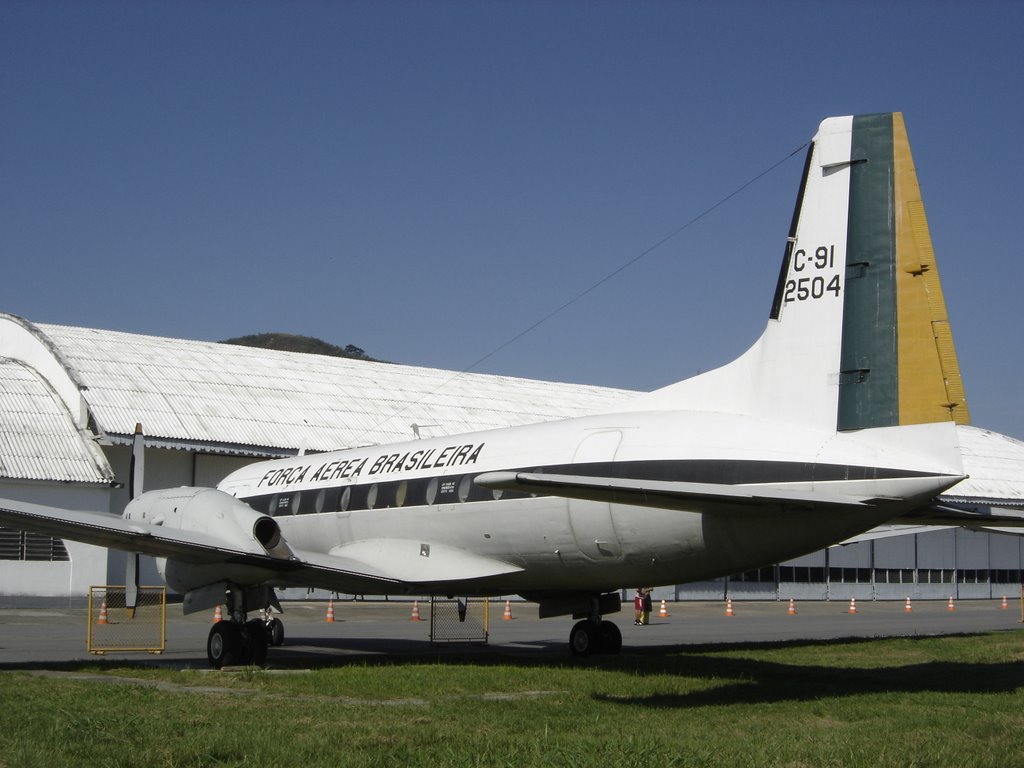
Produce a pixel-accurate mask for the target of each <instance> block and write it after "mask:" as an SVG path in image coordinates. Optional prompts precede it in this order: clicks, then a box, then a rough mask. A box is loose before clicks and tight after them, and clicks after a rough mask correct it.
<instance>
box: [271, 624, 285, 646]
mask: <svg viewBox="0 0 1024 768" xmlns="http://www.w3.org/2000/svg"><path fill="white" fill-rule="evenodd" d="M267 638H268V640H269V642H270V644H271V645H273V646H275V647H276V646H279V645H284V622H283V621H281V620H280V619H278V618H276V617H275V618H273V619H271V620H270V621H268V622H267Z"/></svg>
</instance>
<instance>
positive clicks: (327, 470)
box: [172, 411, 958, 595]
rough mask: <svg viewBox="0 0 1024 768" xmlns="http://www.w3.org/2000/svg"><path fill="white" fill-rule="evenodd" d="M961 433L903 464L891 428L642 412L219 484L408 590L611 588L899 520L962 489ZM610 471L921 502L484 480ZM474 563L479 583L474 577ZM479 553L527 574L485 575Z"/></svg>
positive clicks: (297, 537)
mask: <svg viewBox="0 0 1024 768" xmlns="http://www.w3.org/2000/svg"><path fill="white" fill-rule="evenodd" d="M947 428H949V429H951V428H952V427H951V425H922V426H920V427H918V428H916V429H917V432H918V433H919V438H920V439H915V440H913V441H912V442H913V450H912V451H910V452H908V455H906V456H901V455H900V454H899V453H898V452H896V451H894V450H893V446H892V442H891V437H892V435H891V434H886V433H891V432H892V430H888V429H877V430H861V431H859V432H856V433H851V434H842V433H836V432H834V431H833V432H825V431H817V430H812V429H806V428H799V427H795V426H794V425H792V424H786V423H779V422H772V421H768V420H763V419H757V418H753V417H750V416H742V415H729V414H720V413H714V414H709V413H686V412H678V411H676V412H636V413H628V412H627V413H623V414H619V415H607V414H604V415H600V416H592V417H584V418H579V419H572V420H566V421H562V422H553V423H545V424H537V425H533V426H525V427H519V428H515V429H502V430H492V431H487V432H478V433H470V434H466V435H461V436H452V437H445V438H435V439H428V440H417V441H413V442H408V443H401V444H395V445H389V446H382V447H367V448H360V449H354V450H347V451H339V452H332V453H325V454H315V455H308V456H301V457H297V458H293V459H281V460H276V461H268V462H260V463H257V464H253V465H251V466H249V467H246V468H244V469H242V470H239V471H237V472H235V473H233V474H232V475H231V476H229V477H228V478H226V479H225V480H224V481H223V482H222V483H221V484H220V486H219V488H220V490H222V491H225V492H226V493H229V494H231V495H233V496H236V497H237V498H239V499H241V500H243V501H245V502H247V503H248V504H250V505H251V506H252V507H253V508H254V509H256V510H258V511H260V512H266V513H269V514H271V515H272V516H273V517H274V518H275V520H276V521H277V522H278V524H279V525H280V527H281V531H282V533H283V535H284V537H285V538H286V539H287V541H288V542H289V543H290V544H291V545H292V546H294V547H296V548H299V549H303V550H309V551H315V552H321V553H324V554H325V555H326V554H344V555H348V556H353V557H356V558H357V559H363V558H366V559H370V560H377V559H379V558H384V557H386V558H388V559H390V560H391V561H392V562H394V563H396V566H395V568H396V574H397V575H399V576H400V577H401V578H402V581H403V583H402V584H397V585H396V586H395V588H394V591H395V592H400V593H409V592H415V591H416V590H427V591H436V590H439V589H440V590H442V591H445V592H447V593H448V594H459V595H476V594H491V595H494V594H509V593H522V594H530V595H533V594H538V593H552V592H563V591H565V592H571V591H578V590H587V591H593V590H599V591H608V590H613V589H617V588H621V587H624V586H628V585H636V584H670V583H682V582H687V581H695V580H701V579H705V578H712V577H716V576H720V575H721V574H722V573H723V572H738V571H742V570H746V569H749V568H753V567H757V566H761V565H766V564H769V563H772V562H778V561H780V560H784V559H786V558H789V557H794V556H797V555H799V554H802V553H805V552H808V551H813V550H814V549H818V548H821V547H823V546H826V545H828V544H831V543H834V542H835V541H838V540H841V539H843V538H846V537H847V536H850V535H853V534H855V533H858V532H861V531H863V530H866V529H868V528H871V527H873V526H874V525H877V524H879V523H880V522H884V521H885V520H886V519H889V518H890V517H891V516H892V515H893V514H894V513H896V512H899V511H901V510H902V509H903V508H907V507H910V506H913V505H914V504H915V503H917V502H918V500H924V499H928V498H930V497H932V496H934V495H935V494H936V493H938V492H939V491H940V490H941V489H942V488H944V487H947V486H948V485H951V484H952V483H953V482H955V481H956V479H958V476H957V475H956V467H951V466H948V465H947V464H944V463H943V461H942V460H941V457H937V458H936V459H935V461H931V462H929V461H928V460H927V459H922V446H923V445H927V442H928V437H927V433H928V432H936V430H944V429H947ZM925 455H926V456H927V452H925ZM611 462H614V465H612V464H611ZM611 466H615V467H616V469H615V471H616V472H618V473H620V474H623V475H626V476H629V477H642V478H645V479H647V480H651V479H657V478H661V477H666V478H667V477H672V478H679V477H681V476H682V477H686V476H687V474H692V475H693V477H699V478H701V479H704V480H706V479H708V478H714V479H715V480H716V481H717V482H723V483H730V484H740V485H750V486H751V487H752V488H757V489H759V490H763V489H766V488H774V489H786V490H790V491H792V490H802V491H807V492H814V491H816V490H817V491H822V490H827V492H828V493H829V494H830V495H840V496H842V495H850V497H851V498H853V497H855V496H856V497H865V496H868V497H870V496H877V497H882V498H901V499H906V500H907V501H906V502H905V504H903V505H901V506H900V507H894V506H893V505H886V506H884V508H881V509H880V508H875V507H872V506H865V507H864V508H863V511H859V512H855V513H851V511H850V510H849V509H843V510H842V511H841V512H834V511H831V510H830V509H828V508H827V507H819V506H816V505H813V504H810V503H808V504H804V505H799V504H792V503H790V504H779V505H778V506H777V508H766V507H765V505H764V504H763V503H761V504H753V503H752V504H750V505H744V504H743V503H740V502H737V503H734V504H731V505H729V507H728V508H727V509H723V508H721V507H720V506H718V507H715V509H714V510H713V511H710V512H706V511H704V510H703V509H702V505H701V504H700V502H691V503H690V504H688V505H685V506H686V508H683V509H664V508H656V507H647V506H638V505H636V504H622V503H609V502H606V501H593V500H587V499H576V498H563V497H559V496H552V495H543V494H537V495H531V494H523V493H520V494H514V493H512V492H508V491H505V492H502V491H491V490H487V489H483V488H481V487H480V486H479V485H477V484H475V483H474V478H476V477H478V476H480V475H483V474H485V473H488V472H494V471H499V470H522V471H528V472H533V471H540V472H542V473H545V472H546V473H554V474H557V473H560V472H572V473H581V472H582V473H586V472H593V473H594V474H595V475H598V476H603V475H604V474H606V473H607V472H608V471H609V467H611ZM437 542H444V548H445V551H444V552H441V551H438V546H439V545H438V544H437ZM421 550H422V551H421ZM448 550H452V552H449V551H448ZM453 553H454V554H453ZM462 554H465V555H466V560H467V562H466V563H465V567H466V568H468V569H469V570H470V572H469V573H468V574H467V576H466V578H458V569H459V567H460V556H461V555H462ZM450 555H453V557H452V558H451V559H452V560H453V561H454V562H452V563H451V565H450V566H449V567H450V568H451V569H454V573H453V572H452V571H450V570H449V569H448V568H445V569H443V570H442V572H441V573H442V574H443V576H444V578H443V580H442V579H437V578H434V577H432V576H431V573H432V571H431V570H429V569H422V570H421V569H420V568H419V566H421V565H424V566H425V565H427V562H426V561H428V560H429V559H430V558H435V557H437V558H444V557H445V556H450ZM476 558H483V559H485V560H487V561H490V562H493V563H495V564H507V565H508V566H511V567H512V569H514V570H510V572H502V573H494V574H493V575H486V573H485V574H484V575H481V569H477V568H475V567H474V565H473V564H474V562H475V560H476ZM499 567H500V565H499ZM486 570H487V569H486V567H484V568H483V569H482V571H484V572H486ZM200 580H201V579H200ZM442 581H443V584H442V583H441V582H442ZM172 586H175V587H176V588H179V589H182V588H186V589H187V588H188V586H189V585H187V584H172ZM381 591H382V592H385V593H386V592H388V591H389V590H388V589H387V588H386V587H384V588H382V589H381Z"/></svg>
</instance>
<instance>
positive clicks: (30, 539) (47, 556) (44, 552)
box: [0, 527, 71, 563]
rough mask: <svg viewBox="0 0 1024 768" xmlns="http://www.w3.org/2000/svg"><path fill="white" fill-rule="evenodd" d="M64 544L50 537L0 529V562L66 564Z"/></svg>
mask: <svg viewBox="0 0 1024 768" xmlns="http://www.w3.org/2000/svg"><path fill="white" fill-rule="evenodd" d="M70 559H71V558H70V557H68V551H67V549H66V548H65V546H64V542H63V541H61V540H60V539H55V538H53V537H52V536H43V535H42V534H38V533H29V532H28V531H20V530H18V529H17V528H3V527H0V560H34V561H37V562H38V561H46V562H51V563H55V562H67V561H69V560H70Z"/></svg>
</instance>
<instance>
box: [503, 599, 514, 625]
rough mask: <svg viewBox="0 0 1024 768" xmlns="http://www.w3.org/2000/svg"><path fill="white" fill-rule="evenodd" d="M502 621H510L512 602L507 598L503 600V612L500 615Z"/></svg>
mask: <svg viewBox="0 0 1024 768" xmlns="http://www.w3.org/2000/svg"><path fill="white" fill-rule="evenodd" d="M501 618H502V619H503V620H504V621H512V602H511V601H509V600H506V601H505V613H503V614H502V615H501Z"/></svg>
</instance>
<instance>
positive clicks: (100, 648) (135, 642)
mask: <svg viewBox="0 0 1024 768" xmlns="http://www.w3.org/2000/svg"><path fill="white" fill-rule="evenodd" d="M88 622H89V626H88V631H87V634H86V641H85V647H86V650H87V651H88V652H89V653H97V654H103V653H113V652H118V653H120V652H123V651H145V652H148V653H163V651H164V648H165V647H166V645H167V588H166V587H139V596H138V600H137V605H136V607H135V611H134V613H130V612H129V611H128V610H127V609H126V608H125V588H124V587H122V586H102V587H90V588H89V614H88Z"/></svg>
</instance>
